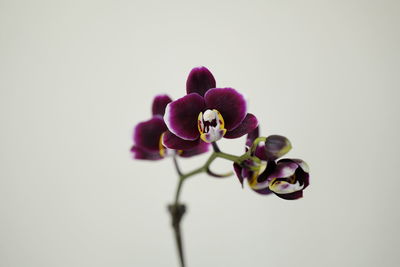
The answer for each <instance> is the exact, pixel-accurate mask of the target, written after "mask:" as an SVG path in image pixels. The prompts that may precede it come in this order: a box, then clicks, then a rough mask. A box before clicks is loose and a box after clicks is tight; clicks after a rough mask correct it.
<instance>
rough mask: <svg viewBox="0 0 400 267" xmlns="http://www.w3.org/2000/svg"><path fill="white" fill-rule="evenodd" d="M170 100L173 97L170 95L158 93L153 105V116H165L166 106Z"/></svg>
mask: <svg viewBox="0 0 400 267" xmlns="http://www.w3.org/2000/svg"><path fill="white" fill-rule="evenodd" d="M170 102H172V99H171V98H170V97H169V96H168V95H157V96H156V97H154V99H153V105H152V106H151V110H152V113H153V116H154V115H161V116H164V113H165V108H166V107H167V105H168V103H170Z"/></svg>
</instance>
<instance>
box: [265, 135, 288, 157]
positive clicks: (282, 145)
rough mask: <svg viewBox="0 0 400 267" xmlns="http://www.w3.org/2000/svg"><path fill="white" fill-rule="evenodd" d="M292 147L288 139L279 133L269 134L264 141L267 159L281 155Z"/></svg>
mask: <svg viewBox="0 0 400 267" xmlns="http://www.w3.org/2000/svg"><path fill="white" fill-rule="evenodd" d="M290 149H292V144H291V143H290V141H289V139H287V138H286V137H284V136H281V135H270V136H268V137H267V140H266V141H265V153H266V156H267V158H268V159H269V160H275V159H277V158H280V157H282V156H283V155H285V154H286V153H288V152H289V151H290Z"/></svg>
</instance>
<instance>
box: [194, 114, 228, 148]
mask: <svg viewBox="0 0 400 267" xmlns="http://www.w3.org/2000/svg"><path fill="white" fill-rule="evenodd" d="M197 126H198V130H199V133H200V138H201V139H202V140H203V141H204V142H207V143H212V142H216V141H218V140H219V139H221V138H222V137H223V136H224V135H225V133H226V129H225V122H224V118H223V117H222V115H221V113H220V112H219V111H218V110H216V109H212V110H211V109H207V110H206V111H205V112H204V113H203V112H200V113H199V116H198V118H197Z"/></svg>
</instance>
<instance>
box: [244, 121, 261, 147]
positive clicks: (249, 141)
mask: <svg viewBox="0 0 400 267" xmlns="http://www.w3.org/2000/svg"><path fill="white" fill-rule="evenodd" d="M247 114H249V113H247ZM259 132H260V130H259V127H258V126H257V127H256V128H255V129H254V130H253V131H251V132H250V133H249V134H248V135H247V138H246V146H247V147H249V148H250V147H251V146H252V145H253V142H254V140H256V139H257V137H259V135H260V133H259Z"/></svg>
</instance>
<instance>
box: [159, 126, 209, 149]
mask: <svg viewBox="0 0 400 267" xmlns="http://www.w3.org/2000/svg"><path fill="white" fill-rule="evenodd" d="M201 142H202V141H201V140H200V139H196V140H194V141H191V140H185V139H182V138H179V137H178V136H176V135H174V134H173V133H171V132H170V131H166V132H165V134H164V136H163V145H164V146H166V147H168V148H171V149H176V150H188V149H195V148H196V147H197V146H199V145H200V143H201Z"/></svg>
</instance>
